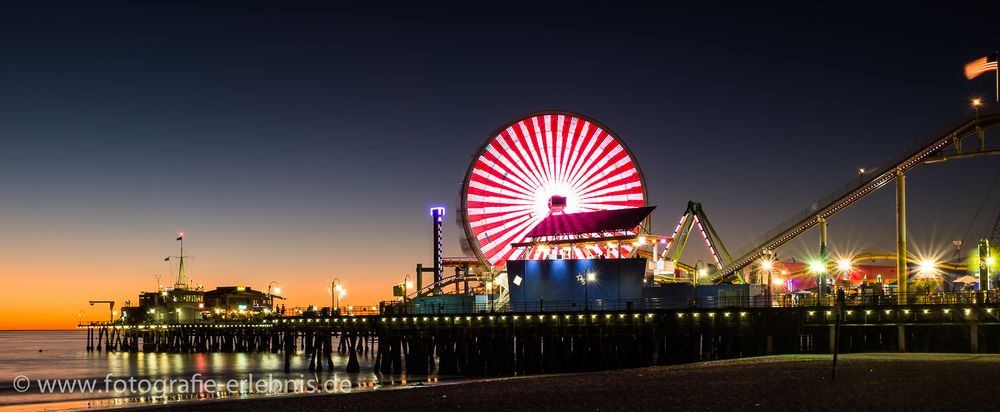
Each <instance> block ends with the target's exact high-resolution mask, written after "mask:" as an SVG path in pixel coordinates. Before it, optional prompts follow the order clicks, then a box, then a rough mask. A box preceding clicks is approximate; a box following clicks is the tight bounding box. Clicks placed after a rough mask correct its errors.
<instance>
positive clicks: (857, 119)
mask: <svg viewBox="0 0 1000 412" xmlns="http://www.w3.org/2000/svg"><path fill="white" fill-rule="evenodd" d="M758 3H760V2H733V3H732V4H727V3H725V2H628V1H607V2H589V1H576V2H518V1H481V2H376V1H370V2H369V1H364V2H360V1H359V2H348V1H345V2H301V3H290V2H253V1H240V2H236V1H233V2H224V1H220V2H195V1H190V2H185V1H171V2H157V1H143V2H100V1H92V2H49V1H7V2H2V3H0V51H2V57H0V228H2V230H3V233H4V235H3V236H0V260H2V262H3V264H2V265H0V279H3V283H4V285H5V289H6V291H7V293H6V296H5V298H4V299H3V300H0V329H58V328H67V327H71V326H72V325H74V324H75V323H76V322H77V320H78V319H83V320H96V319H103V318H104V316H106V311H105V310H103V309H100V308H98V307H91V306H89V305H88V304H87V301H88V300H107V299H110V300H115V301H117V302H119V305H120V304H121V302H124V301H125V300H131V301H132V302H133V303H134V302H136V301H137V300H138V299H137V295H138V292H139V291H140V290H153V289H154V288H156V287H157V282H158V281H157V278H156V276H161V278H162V279H161V280H160V281H159V282H160V283H164V284H169V283H171V282H169V281H167V280H166V279H168V278H169V277H170V275H168V273H169V271H170V270H171V267H170V266H168V263H166V262H164V261H163V257H165V256H167V255H172V254H174V255H175V254H177V250H176V248H177V242H176V241H175V240H174V238H175V237H176V233H177V232H180V231H184V232H186V233H187V237H186V240H185V249H186V250H185V252H186V254H188V255H191V256H193V257H194V258H193V259H192V260H191V261H190V275H191V277H192V278H193V280H194V281H195V282H196V283H199V284H203V285H205V286H207V287H209V288H212V287H215V286H225V285H247V286H251V287H254V288H256V289H266V288H267V285H268V283H269V282H271V281H276V282H277V283H278V284H279V285H280V286H281V288H282V293H283V294H284V295H286V296H287V297H288V301H287V305H288V306H305V305H308V304H316V305H320V306H327V305H329V295H328V294H327V289H328V287H329V284H330V282H331V281H332V280H333V278H335V277H339V278H340V279H341V281H342V283H343V285H344V286H345V288H346V289H347V291H348V292H347V296H346V297H345V299H344V301H343V302H344V304H356V305H362V304H374V303H376V302H378V301H379V300H384V299H389V298H390V297H391V285H392V284H395V283H399V282H400V281H402V278H403V277H404V275H405V274H407V273H411V272H412V271H413V267H414V265H415V264H416V263H419V262H423V263H429V262H430V261H431V247H432V245H431V238H430V234H431V222H430V219H429V216H428V208H429V207H431V206H438V205H442V206H446V207H448V208H449V209H448V210H449V217H448V220H447V222H446V228H445V236H446V240H445V252H446V255H449V256H453V255H460V254H461V253H462V251H461V247H460V245H459V241H458V238H459V233H460V232H461V227H460V226H459V224H457V223H456V222H455V220H454V219H453V218H454V217H455V213H454V210H455V209H456V208H457V206H458V203H459V201H458V198H459V195H458V193H459V189H460V185H461V183H462V179H463V178H464V176H465V172H466V170H467V168H468V167H469V163H470V162H471V161H472V157H473V155H474V154H475V151H476V150H477V149H478V148H479V147H480V146H481V145H482V144H483V142H484V141H485V140H486V139H487V138H488V137H490V136H488V134H489V133H490V132H491V131H493V130H495V129H496V128H498V127H500V126H501V125H503V124H504V123H505V122H507V121H509V120H511V119H514V118H516V117H519V116H522V115H524V114H527V113H531V112H534V111H538V110H548V109H558V110H568V111H573V112H578V113H582V114H585V115H587V116H590V117H592V118H595V119H597V120H599V121H600V122H602V123H604V124H606V125H607V126H609V127H610V128H611V129H613V130H614V131H615V132H616V133H617V134H618V135H619V137H620V138H621V139H622V140H624V141H625V143H626V144H627V145H628V146H629V147H630V149H631V150H632V151H633V152H634V153H635V155H636V157H637V161H638V163H639V165H640V167H641V168H642V171H643V173H644V175H645V179H646V185H647V192H648V195H649V203H650V204H653V205H656V206H657V207H658V208H657V210H656V212H654V215H653V228H652V229H653V230H652V231H653V232H654V233H659V234H666V235H669V233H668V232H669V231H671V230H672V229H673V226H674V225H675V224H676V221H677V219H678V218H679V216H680V213H681V212H683V210H684V207H685V205H686V203H687V201H688V200H695V201H699V202H701V203H702V205H703V207H704V209H705V211H706V212H707V214H708V216H709V217H710V219H711V222H712V224H713V225H714V227H715V228H716V230H717V231H718V232H719V234H720V236H721V237H722V238H723V240H724V242H726V244H727V246H728V247H729V248H730V249H739V248H740V247H742V246H743V245H744V243H745V242H747V241H748V240H749V239H751V238H753V237H755V236H756V235H758V234H760V233H762V232H764V231H765V230H767V229H770V228H771V227H772V226H774V225H776V224H778V223H780V222H781V221H783V220H784V219H785V218H787V217H789V216H791V215H792V214H793V213H795V212H797V211H799V210H801V209H804V208H806V207H807V206H809V204H811V203H812V202H814V201H815V200H816V199H819V198H821V197H822V196H824V195H825V194H827V193H828V192H831V191H832V190H834V189H835V188H837V187H839V186H840V185H841V184H843V183H845V182H847V181H849V180H850V179H853V178H856V173H857V172H856V171H857V169H858V168H859V167H873V166H875V165H877V164H879V163H881V162H882V161H884V160H885V159H887V158H889V157H891V156H893V155H896V154H898V153H900V152H901V151H903V150H905V149H906V148H908V147H911V146H912V145H914V144H915V143H916V142H917V141H919V140H921V139H925V138H928V137H931V136H933V135H934V132H935V131H938V130H941V129H942V128H946V127H948V126H951V125H954V124H956V123H958V122H960V121H961V120H962V119H966V118H968V117H970V116H972V115H973V113H972V111H971V109H970V107H969V100H970V98H972V97H978V96H982V97H986V98H990V97H992V94H993V92H994V85H993V81H991V80H993V79H992V78H991V77H992V76H983V77H981V78H979V79H975V80H973V81H968V80H966V79H965V78H964V76H963V72H962V68H963V65H964V64H965V63H967V62H969V61H971V60H974V59H976V58H979V57H982V56H985V55H986V54H989V53H991V52H992V51H994V50H996V49H997V48H1000V31H998V30H997V26H996V24H995V22H996V16H997V15H998V14H997V11H998V10H997V8H998V6H996V5H995V3H994V2H986V1H984V2H945V3H939V4H937V5H933V6H923V5H914V4H911V3H910V2H900V3H894V4H893V3H884V2H878V3H879V4H870V3H874V2H858V3H850V2H823V3H819V4H816V2H792V3H788V4H780V3H770V2H768V3H770V4H767V5H764V4H758ZM989 104H990V105H991V107H988V108H986V109H984V110H995V107H992V105H993V103H992V102H989ZM990 138H991V139H996V136H995V135H994V136H991V137H990ZM998 165H1000V158H997V157H993V158H977V159H968V160H961V161H955V162H946V163H942V164H935V165H928V166H923V167H920V168H918V169H917V170H915V171H913V172H912V173H910V174H909V175H908V180H907V184H908V188H907V189H908V196H909V197H908V201H909V209H908V214H909V216H908V219H909V231H910V233H909V238H910V242H911V245H914V246H913V247H915V248H917V249H919V250H923V251H934V250H939V251H941V250H943V251H947V249H948V248H950V247H951V241H952V240H955V239H960V238H964V239H965V241H966V242H967V244H972V242H974V241H975V239H978V238H979V237H981V236H984V235H987V234H988V232H989V231H990V230H991V229H992V226H993V222H994V219H996V215H997V211H998V210H1000V189H997V190H994V191H993V192H992V194H990V195H989V196H987V194H988V192H987V188H988V187H989V186H990V184H991V182H993V181H994V179H995V177H996V176H997V171H998V170H1000V168H998ZM893 196H894V195H893V193H892V190H891V189H883V190H882V191H881V192H878V193H876V194H874V195H872V196H870V197H869V198H867V199H865V200H863V201H862V202H860V203H858V204H856V205H855V206H852V207H851V208H850V209H848V210H847V211H845V212H842V213H841V214H838V215H837V216H836V217H834V218H833V219H832V220H831V221H830V239H831V243H832V247H833V249H834V250H835V251H837V250H841V251H843V250H856V251H860V250H872V251H873V250H892V247H893V236H894V218H893V216H894V209H893V207H894V197H893ZM984 199H985V200H984ZM977 210H980V213H979V214H978V215H976V211H977ZM974 216H975V219H973V217H974ZM817 244H818V235H817V234H815V233H813V232H810V233H807V234H805V235H804V236H803V237H802V238H800V240H799V241H797V242H794V243H793V244H791V245H789V246H787V247H786V248H784V250H782V251H781V252H780V253H781V254H783V255H785V256H803V255H806V254H809V253H814V250H815V249H816V248H817ZM696 245H697V244H696ZM689 249H691V250H690V251H688V252H685V260H693V259H698V258H705V255H704V253H705V252H704V251H701V250H698V249H699V248H697V247H695V246H690V247H689Z"/></svg>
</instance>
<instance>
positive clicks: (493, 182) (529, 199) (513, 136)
mask: <svg viewBox="0 0 1000 412" xmlns="http://www.w3.org/2000/svg"><path fill="white" fill-rule="evenodd" d="M645 203H646V195H645V184H644V181H643V177H642V172H641V171H640V170H639V165H638V164H637V163H636V161H635V156H634V155H633V154H632V152H631V151H629V150H628V148H627V147H626V146H625V144H624V143H623V142H622V141H621V139H619V138H618V136H617V135H615V134H614V133H613V132H611V131H610V130H609V129H608V128H607V127H604V126H603V125H601V124H600V123H598V122H597V121H596V120H593V119H590V118H587V117H585V116H582V115H579V114H575V113H568V112H540V113H533V114H530V115H527V116H525V117H522V118H519V119H517V120H514V121H512V122H510V123H508V124H507V125H505V126H504V127H502V128H500V129H498V130H497V131H496V132H494V133H493V134H492V135H491V136H490V138H489V139H488V140H487V141H486V143H485V144H483V146H482V147H481V148H480V149H479V152H478V153H476V155H475V156H474V158H473V162H472V164H471V165H470V166H469V171H468V172H467V173H466V176H465V181H464V183H463V185H462V210H463V214H462V220H463V224H464V226H465V231H466V236H467V238H468V242H469V246H471V248H472V250H473V251H474V253H475V254H476V255H477V257H478V258H479V259H480V260H482V261H483V262H484V263H488V264H489V266H492V267H494V268H500V267H503V266H504V265H505V264H506V261H507V260H508V259H521V258H526V256H524V254H525V253H526V252H525V249H524V248H514V247H512V246H511V244H514V243H519V242H523V241H524V240H525V237H526V235H527V234H528V233H529V232H530V231H531V230H532V229H533V228H534V227H535V226H536V225H538V223H539V222H541V221H542V220H543V219H545V218H546V217H547V216H549V215H550V214H552V213H566V214H570V213H577V212H592V211H599V210H611V209H624V208H634V207H642V206H645ZM588 248H589V249H588ZM612 249H614V250H612ZM567 251H568V250H567ZM630 251H631V245H622V247H621V250H617V249H615V245H603V244H593V245H589V246H587V248H579V247H574V248H573V250H572V252H570V253H567V254H566V255H567V256H572V257H575V258H584V257H587V256H593V255H596V254H602V255H605V256H613V255H618V254H622V255H626V254H628V253H629V252H630ZM529 253H531V256H527V258H533V259H537V258H539V257H540V256H543V255H544V254H545V253H546V250H543V249H541V248H534V249H532V251H531V252H529Z"/></svg>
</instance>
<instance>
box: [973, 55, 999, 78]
mask: <svg viewBox="0 0 1000 412" xmlns="http://www.w3.org/2000/svg"><path fill="white" fill-rule="evenodd" d="M995 71H997V53H993V54H991V55H989V56H986V57H981V58H978V59H976V60H973V61H972V63H969V64H966V65H965V78H966V79H969V80H972V79H975V78H976V77H977V76H979V75H980V74H983V73H986V72H995Z"/></svg>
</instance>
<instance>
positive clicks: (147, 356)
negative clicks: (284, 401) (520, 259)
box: [0, 331, 437, 410]
mask: <svg viewBox="0 0 1000 412" xmlns="http://www.w3.org/2000/svg"><path fill="white" fill-rule="evenodd" d="M85 337H86V332H84V331H9V332H8V331H0V348H3V351H0V409H8V408H15V409H18V410H24V409H41V408H59V409H62V408H87V407H91V408H92V407H116V406H139V405H149V404H162V403H170V402H176V401H190V400H195V399H229V398H247V397H252V396H281V395H287V393H286V392H285V391H284V389H285V388H284V384H274V382H275V381H277V382H287V381H292V382H293V386H297V383H298V382H302V381H305V380H309V379H315V380H316V381H318V383H320V384H322V383H324V382H329V381H334V382H342V381H343V380H347V381H348V382H349V383H350V390H351V391H364V390H375V389H384V388H386V387H401V386H405V385H408V384H411V383H413V382H418V381H419V382H422V383H435V382H437V378H436V377H434V376H430V377H427V376H422V377H418V378H414V377H410V379H409V381H408V380H407V377H406V376H404V375H396V376H388V375H381V374H375V373H373V372H372V370H371V364H372V362H373V361H374V353H371V352H370V353H368V354H367V355H366V354H363V353H359V354H358V362H359V363H360V365H361V371H362V372H361V373H355V374H348V373H346V372H344V370H345V368H346V366H347V361H348V356H347V355H346V354H345V355H340V354H338V353H336V352H335V353H334V359H333V362H334V371H332V372H331V371H327V370H326V369H327V368H326V362H323V371H321V372H309V370H308V359H307V358H306V357H305V356H304V355H302V353H299V354H298V355H297V356H293V357H292V360H291V372H290V373H287V374H286V373H285V372H284V358H283V355H282V354H280V353H270V352H259V353H220V352H213V353H144V352H138V353H127V352H112V353H106V352H96V351H95V352H87V351H86V350H84V345H85ZM195 373H199V374H201V376H200V379H202V380H209V379H211V380H214V381H216V382H219V383H221V384H223V385H224V384H226V383H227V381H229V380H231V379H235V380H245V379H248V378H249V377H250V376H251V374H252V377H253V379H254V380H265V381H269V382H271V383H272V385H271V387H269V388H263V389H264V390H263V391H258V390H256V389H255V388H248V387H247V385H246V384H243V385H242V386H238V391H237V393H229V392H227V391H224V390H220V391H218V392H216V393H206V392H205V391H204V389H205V388H204V384H201V385H202V386H201V387H200V388H199V389H200V390H199V391H192V390H190V389H188V390H185V392H188V393H187V394H178V393H176V392H178V389H179V386H180V385H182V383H180V381H184V383H183V384H184V385H188V386H190V385H189V383H190V381H191V377H192V375H193V374H195ZM108 374H111V375H112V379H120V380H123V381H128V380H129V378H132V377H134V378H135V379H137V380H138V379H147V380H162V381H163V382H164V383H166V382H169V380H171V379H173V380H175V382H174V389H172V392H174V393H173V394H170V395H167V396H162V393H158V395H161V396H148V395H137V394H135V393H114V391H111V393H108V392H105V391H103V389H105V377H106V376H107V375H108ZM19 375H23V376H27V377H28V378H30V379H31V388H30V389H29V390H28V391H27V392H25V393H19V392H17V391H15V390H14V387H13V379H14V377H16V376H19ZM37 379H95V380H97V383H96V384H95V389H98V390H102V391H101V393H79V392H77V393H59V394H52V393H45V394H43V393H39V392H38V388H37V386H38V385H37V382H36V380H37ZM125 383H126V382H122V384H121V385H124V384H125ZM114 385H115V384H114V383H112V387H111V388H112V389H113V386H114ZM121 387H124V386H121ZM133 387H138V386H133ZM328 388H329V386H328ZM300 389H301V388H300ZM191 392H195V394H191ZM198 392H201V393H198ZM293 392H294V391H293ZM300 392H301V391H300Z"/></svg>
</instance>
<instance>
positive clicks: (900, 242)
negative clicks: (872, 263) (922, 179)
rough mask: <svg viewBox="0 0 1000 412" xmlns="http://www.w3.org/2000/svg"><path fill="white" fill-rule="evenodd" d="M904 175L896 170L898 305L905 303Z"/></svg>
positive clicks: (906, 274) (906, 276)
mask: <svg viewBox="0 0 1000 412" xmlns="http://www.w3.org/2000/svg"><path fill="white" fill-rule="evenodd" d="M908 275H909V274H908V273H907V271H906V175H904V174H903V172H900V171H897V172H896V294H897V295H896V296H897V297H898V299H897V302H898V303H899V304H900V305H905V304H906V303H907V297H906V282H907V278H908V277H909V276H908Z"/></svg>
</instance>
